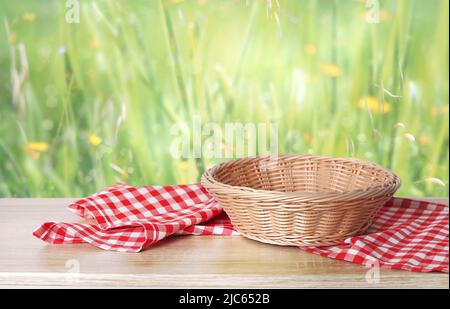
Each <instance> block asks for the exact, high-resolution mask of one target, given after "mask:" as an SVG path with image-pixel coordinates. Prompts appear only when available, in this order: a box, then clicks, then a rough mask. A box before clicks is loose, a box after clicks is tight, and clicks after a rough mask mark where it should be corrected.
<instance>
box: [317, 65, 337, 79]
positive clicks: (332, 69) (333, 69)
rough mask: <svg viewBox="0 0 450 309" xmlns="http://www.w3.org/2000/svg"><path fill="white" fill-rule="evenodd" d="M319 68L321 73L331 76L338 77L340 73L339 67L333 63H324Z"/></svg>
mask: <svg viewBox="0 0 450 309" xmlns="http://www.w3.org/2000/svg"><path fill="white" fill-rule="evenodd" d="M320 70H321V71H322V73H324V74H326V75H328V76H331V77H338V76H340V75H341V73H342V72H341V69H340V68H339V67H338V66H337V65H336V64H333V63H329V64H324V65H322V66H321V67H320Z"/></svg>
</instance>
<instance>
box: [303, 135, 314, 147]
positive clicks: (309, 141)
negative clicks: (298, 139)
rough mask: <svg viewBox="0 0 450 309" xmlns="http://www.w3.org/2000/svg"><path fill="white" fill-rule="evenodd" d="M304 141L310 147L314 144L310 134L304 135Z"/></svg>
mask: <svg viewBox="0 0 450 309" xmlns="http://www.w3.org/2000/svg"><path fill="white" fill-rule="evenodd" d="M303 139H304V140H305V142H306V143H307V144H309V145H311V144H312V143H313V137H312V135H311V133H308V132H306V133H304V134H303Z"/></svg>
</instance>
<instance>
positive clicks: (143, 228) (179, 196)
mask: <svg viewBox="0 0 450 309" xmlns="http://www.w3.org/2000/svg"><path fill="white" fill-rule="evenodd" d="M69 209H70V210H72V211H73V212H75V213H76V214H77V215H79V216H81V217H82V218H85V219H93V220H95V223H94V224H85V223H55V222H46V223H44V224H43V225H41V226H40V227H39V228H37V229H36V230H35V231H34V233H33V235H34V236H36V237H38V238H40V239H42V240H44V241H46V242H49V243H52V244H63V243H64V244H74V243H84V242H86V243H90V244H92V245H94V246H97V247H99V248H101V249H105V250H114V251H125V252H139V251H141V250H143V249H145V248H147V247H148V246H150V245H152V244H154V243H155V242H157V241H159V240H161V239H163V238H166V237H168V236H170V235H173V234H191V235H213V234H214V235H233V234H237V232H235V230H234V229H233V226H232V225H231V223H230V221H229V219H228V217H227V216H226V215H225V213H223V211H222V208H221V207H220V206H219V204H218V203H217V202H216V201H215V200H214V199H213V198H212V197H211V196H210V195H209V194H208V193H207V191H206V189H205V188H203V187H202V186H201V185H200V184H192V185H178V186H145V187H132V186H129V185H127V184H124V183H118V184H115V185H114V186H112V187H109V188H107V189H105V190H103V191H101V192H98V193H96V194H94V195H92V196H89V197H87V198H84V199H81V200H78V201H76V202H74V203H72V204H70V205H69ZM212 218H214V220H211V221H209V220H210V219H212Z"/></svg>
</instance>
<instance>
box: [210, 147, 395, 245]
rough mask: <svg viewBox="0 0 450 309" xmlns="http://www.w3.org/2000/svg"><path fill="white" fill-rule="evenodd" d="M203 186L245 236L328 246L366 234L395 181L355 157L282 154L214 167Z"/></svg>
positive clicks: (279, 242)
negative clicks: (350, 237)
mask: <svg viewBox="0 0 450 309" xmlns="http://www.w3.org/2000/svg"><path fill="white" fill-rule="evenodd" d="M202 184H203V186H204V187H205V188H206V189H207V190H208V191H209V193H210V194H211V195H212V196H213V197H214V198H215V199H216V200H217V201H218V202H219V204H220V205H221V206H222V207H223V208H224V210H225V212H226V213H227V214H228V216H229V217H230V219H231V222H232V224H233V225H234V226H235V228H236V229H237V230H238V231H239V232H240V234H241V235H243V236H245V237H248V238H251V239H254V240H258V241H261V242H265V243H270V244H277V245H287V246H330V245H335V244H339V243H341V242H342V241H343V240H344V239H345V238H347V237H349V236H353V235H356V234H360V233H363V232H364V231H365V230H367V228H368V227H369V226H370V225H371V223H372V220H373V218H374V216H375V214H376V213H377V211H378V210H379V209H380V207H382V206H383V205H384V204H385V203H386V202H387V201H388V200H389V199H390V198H391V197H392V196H393V194H394V193H395V191H396V190H397V189H398V188H399V186H400V179H399V178H398V177H397V176H396V175H395V174H394V173H392V172H391V171H389V170H387V169H385V168H383V167H381V166H379V165H376V164H373V163H369V162H364V161H360V160H356V159H346V158H332V157H324V156H310V155H282V156H277V157H250V158H244V159H238V160H234V161H229V162H225V163H222V164H219V165H216V166H214V167H212V168H211V169H209V170H207V171H206V172H205V173H204V174H203V176H202Z"/></svg>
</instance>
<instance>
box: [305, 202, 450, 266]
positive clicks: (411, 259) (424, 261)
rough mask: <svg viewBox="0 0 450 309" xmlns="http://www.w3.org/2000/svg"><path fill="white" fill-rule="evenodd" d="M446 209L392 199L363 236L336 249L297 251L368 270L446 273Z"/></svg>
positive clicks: (349, 239) (355, 237)
mask: <svg viewBox="0 0 450 309" xmlns="http://www.w3.org/2000/svg"><path fill="white" fill-rule="evenodd" d="M448 210H449V208H448V206H446V205H442V204H436V203H429V202H423V201H415V200H411V199H404V198H393V199H391V200H390V201H389V202H388V203H386V205H384V206H383V207H382V208H381V210H380V211H379V212H378V214H377V216H376V217H375V219H374V222H373V224H372V225H371V226H370V228H369V230H368V231H367V232H366V233H365V234H364V235H359V236H354V237H349V238H347V239H346V240H345V241H344V242H343V243H342V244H340V245H337V246H331V247H321V248H313V247H302V248H301V249H303V250H306V251H308V252H311V253H314V254H318V255H321V256H325V257H330V258H334V259H338V260H345V261H349V262H353V263H359V264H364V265H366V266H369V267H373V266H377V265H378V266H380V267H385V268H393V269H405V270H409V271H415V272H431V271H439V272H445V273H448V268H449V267H448V264H449V259H448V245H449V238H448V236H449V235H448V225H449V224H448V223H449V217H448Z"/></svg>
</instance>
